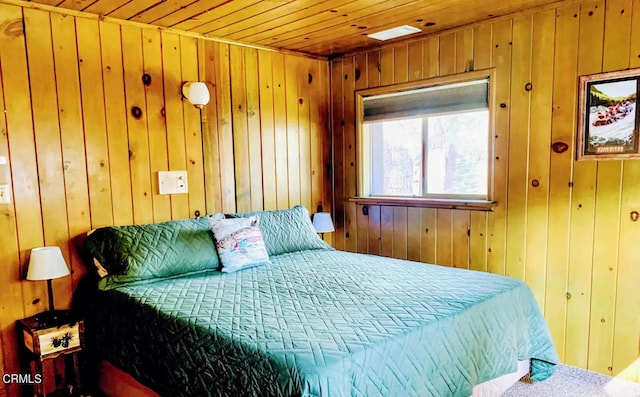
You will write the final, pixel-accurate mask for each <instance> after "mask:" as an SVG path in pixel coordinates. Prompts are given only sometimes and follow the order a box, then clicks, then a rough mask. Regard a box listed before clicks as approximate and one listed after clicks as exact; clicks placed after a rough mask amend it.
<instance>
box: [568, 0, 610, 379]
mask: <svg viewBox="0 0 640 397" xmlns="http://www.w3.org/2000/svg"><path fill="white" fill-rule="evenodd" d="M603 40H604V1H593V2H588V3H585V4H582V7H581V9H580V33H579V39H578V42H579V44H578V75H584V74H590V73H598V72H600V71H601V70H602V45H603ZM596 167H597V163H596V162H592V161H589V162H586V161H580V162H575V163H574V166H573V179H572V182H573V194H572V202H571V229H570V235H571V237H570V243H569V276H568V283H567V284H568V285H567V293H568V295H567V296H568V297H570V299H569V300H568V302H567V314H566V318H567V324H566V331H565V332H566V335H567V337H566V344H565V358H564V359H565V362H566V363H567V364H570V365H576V366H580V367H583V368H585V367H586V366H587V357H588V350H589V312H590V307H591V285H592V278H591V277H592V269H593V235H594V230H593V228H594V218H595V194H596V170H597V168H596ZM585 247H589V248H588V249H585Z"/></svg>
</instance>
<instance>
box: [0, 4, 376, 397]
mask: <svg viewBox="0 0 640 397" xmlns="http://www.w3.org/2000/svg"><path fill="white" fill-rule="evenodd" d="M0 25H2V26H3V28H2V29H1V30H0V109H2V110H4V111H2V112H0V156H5V157H6V158H7V159H8V164H6V165H2V164H0V183H3V184H5V183H6V184H9V185H10V186H11V191H12V202H11V204H2V205H0V213H1V215H2V216H0V226H1V228H2V230H3V232H2V233H0V245H1V246H2V249H1V250H0V261H1V262H2V264H3V266H0V267H1V270H0V281H1V282H2V285H3V288H2V291H0V300H1V302H2V304H1V305H0V329H1V333H0V346H1V347H2V355H1V357H0V373H19V368H18V362H17V345H16V343H15V339H16V338H15V326H14V324H15V321H16V320H17V319H19V318H23V317H25V316H27V315H32V314H35V313H37V312H41V311H43V310H45V309H46V304H47V292H46V291H47V290H46V283H43V282H30V281H24V282H23V281H22V278H23V277H24V274H25V272H26V266H27V263H28V259H29V255H30V250H31V249H32V248H34V247H38V246H42V245H45V244H46V245H57V246H60V247H61V249H62V251H63V255H64V256H65V258H66V259H67V262H68V264H69V265H70V268H71V270H72V276H71V277H65V278H60V279H56V280H54V293H55V302H56V308H60V309H62V308H68V307H69V305H70V302H71V297H72V293H73V288H74V287H75V286H76V285H77V284H78V283H79V281H80V279H81V278H82V277H83V276H84V275H85V274H86V273H87V271H88V268H87V266H86V264H85V263H82V260H81V257H80V255H79V250H80V249H81V247H82V244H83V240H84V236H85V235H86V233H87V232H88V231H89V230H91V229H92V228H97V227H102V226H109V225H123V224H134V223H135V224H140V223H150V222H160V221H166V220H170V219H179V218H185V217H190V216H193V215H194V214H195V212H196V211H199V212H200V213H201V214H203V215H204V214H205V213H206V212H218V211H228V212H234V211H236V209H241V208H242V209H246V210H258V209H262V208H263V206H268V209H277V208H288V207H289V204H290V200H289V197H290V196H291V197H292V200H291V203H299V202H302V203H303V204H304V205H305V206H306V207H308V209H309V211H310V212H311V213H313V212H315V211H316V210H317V209H318V206H322V207H323V209H324V210H325V211H326V210H328V211H332V206H333V205H332V203H331V201H332V196H331V194H332V193H331V187H332V181H331V167H330V166H329V164H328V163H329V161H330V158H331V157H330V152H328V151H329V150H330V149H331V136H330V134H329V133H328V123H329V117H328V110H329V104H328V100H329V94H328V92H329V90H328V87H329V69H328V66H329V65H328V63H326V62H322V61H318V60H315V59H309V58H303V57H298V56H293V55H285V54H282V53H277V52H272V51H266V50H257V49H254V48H247V47H242V46H237V45H230V44H221V43H217V42H213V41H205V40H202V39H198V38H194V37H190V36H184V35H182V36H181V35H177V34H174V33H171V32H166V31H165V32H158V31H157V30H155V29H153V28H145V27H143V26H133V25H131V24H123V25H120V24H116V23H113V22H111V21H98V20H96V19H95V18H85V17H82V16H70V15H64V14H61V13H57V12H50V11H45V10H39V9H37V7H25V8H24V9H23V8H21V7H18V6H11V5H5V4H0ZM23 27H24V28H23ZM285 64H286V65H287V66H289V68H286V67H285ZM291 65H294V66H293V67H290V66H291ZM287 69H288V70H287ZM145 74H147V75H148V76H144V75H145ZM310 75H311V76H312V78H310V77H309V76H310ZM143 76H144V78H143ZM149 80H150V81H149ZM202 80H204V81H206V82H207V84H208V87H209V89H210V92H211V101H210V103H209V104H208V105H207V106H206V107H205V108H204V109H203V110H202V112H201V111H200V110H199V109H197V108H195V107H194V106H192V105H191V104H190V103H188V102H186V101H184V100H183V98H182V94H181V87H182V85H183V83H184V82H187V81H202ZM340 95H342V92H341V91H340ZM133 109H136V110H135V111H132V110H133ZM138 109H139V112H138V111H137V110H138ZM288 122H291V123H293V124H292V126H294V127H295V128H296V130H297V131H295V133H292V134H291V135H290V137H291V138H292V140H290V141H289V142H291V143H293V142H294V140H295V145H290V146H287V144H288V143H289V142H288V140H287V132H291V131H288V130H287V128H288ZM265 137H266V139H265ZM282 144H283V145H282ZM277 145H280V146H281V147H282V146H283V147H284V149H283V151H282V150H281V149H276V146H277ZM234 148H235V150H236V152H237V153H234ZM241 149H242V152H241V151H240V150H241ZM290 160H291V162H289V161H290ZM289 168H290V169H291V172H289V171H290V170H289ZM165 170H186V171H187V173H188V182H189V192H188V193H187V194H176V195H166V196H165V195H159V193H158V188H157V172H158V171H165ZM280 170H284V172H282V173H280ZM294 173H295V175H296V176H295V178H291V179H290V178H289V177H290V174H291V175H293V174H294ZM236 176H237V177H236ZM245 176H246V180H245V179H244V178H245ZM281 176H283V177H284V178H282V177H281ZM242 183H244V184H245V185H242ZM236 186H238V187H240V188H238V189H236ZM243 186H246V188H244V187H243ZM327 188H328V189H329V190H328V192H327ZM236 191H237V192H238V197H237V198H236ZM245 192H246V193H245ZM240 193H242V195H241V194H240ZM354 208H355V205H354ZM353 215H354V218H353V219H354V221H353V222H351V224H352V227H355V225H356V222H355V212H353ZM327 235H328V236H326V237H325V239H327V240H328V241H332V240H333V234H332V233H328V234H327ZM356 235H357V233H354V238H355V236H356ZM363 236H366V233H365V234H363ZM343 241H344V239H343ZM89 266H90V264H89ZM57 367H60V366H59V365H55V366H53V365H51V366H47V368H46V369H45V370H46V371H47V374H50V375H54V374H58V373H59V369H60V368H57ZM49 379H50V381H47V384H46V388H47V389H48V390H49V391H51V390H52V389H53V388H54V387H55V386H56V385H55V383H56V382H57V381H63V380H64V379H63V378H62V377H60V378H59V379H57V378H56V377H54V376H50V377H49ZM56 379H57V380H56ZM58 386H60V385H58ZM18 389H19V387H18V385H2V386H1V387H0V396H5V395H11V396H13V395H19V390H18Z"/></svg>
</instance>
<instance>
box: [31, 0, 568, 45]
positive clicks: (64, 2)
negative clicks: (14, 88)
mask: <svg viewBox="0 0 640 397" xmlns="http://www.w3.org/2000/svg"><path fill="white" fill-rule="evenodd" d="M33 1H34V2H37V3H42V4H48V5H53V6H58V7H61V8H68V9H73V10H79V11H85V12H89V13H93V14H99V15H103V16H109V17H113V18H119V19H127V20H131V21H137V22H143V23H147V24H152V25H157V26H163V27H170V28H175V29H180V30H186V31H191V32H195V33H200V34H203V35H206V36H210V37H215V38H222V39H227V40H233V41H238V42H241V43H248V44H254V45H261V46H268V47H273V48H280V49H286V50H291V51H301V52H305V53H308V54H314V55H322V56H332V55H337V54H341V53H345V52H349V51H353V50H358V49H362V48H369V47H375V46H378V45H380V44H381V43H382V42H380V41H377V40H374V39H370V38H368V37H366V35H367V34H369V33H374V32H378V31H380V30H384V29H389V28H392V27H396V26H399V25H405V24H406V25H412V26H415V27H419V28H420V29H422V32H423V33H417V34H416V35H420V34H428V33H432V32H435V31H440V30H443V29H447V28H452V27H455V26H460V25H465V24H467V23H470V22H474V21H479V20H484V19H489V18H492V17H498V16H501V15H506V14H511V13H514V12H518V11H522V10H524V9H527V8H533V7H538V6H542V5H545V4H549V3H553V2H557V1H556V0H508V1H505V0H417V1H416V0H413V1H412V0H320V1H311V0H281V1H279V0H266V1H256V0H233V1H229V0H227V1H224V0H33Z"/></svg>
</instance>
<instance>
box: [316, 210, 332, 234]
mask: <svg viewBox="0 0 640 397" xmlns="http://www.w3.org/2000/svg"><path fill="white" fill-rule="evenodd" d="M313 227H314V228H315V229H316V232H317V233H330V232H333V231H335V230H336V229H334V228H333V221H332V220H331V214H330V213H328V212H316V214H315V215H313Z"/></svg>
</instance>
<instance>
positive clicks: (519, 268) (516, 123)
mask: <svg viewBox="0 0 640 397" xmlns="http://www.w3.org/2000/svg"><path fill="white" fill-rule="evenodd" d="M532 33H533V16H531V15H527V16H523V17H520V18H516V19H514V21H513V41H512V43H513V44H512V47H511V48H512V50H511V51H512V53H511V54H512V59H513V60H512V70H513V72H512V74H511V113H510V118H511V119H510V133H509V154H508V156H509V170H508V178H509V180H508V184H507V186H508V188H507V258H506V259H507V273H506V274H507V276H510V277H514V278H518V279H520V280H524V259H525V239H526V237H525V229H526V227H527V211H526V207H527V191H528V185H529V184H528V183H527V167H528V165H529V151H528V147H529V124H530V123H529V116H530V113H529V111H530V109H529V106H530V104H531V93H530V91H528V90H527V89H526V88H525V86H526V85H527V84H528V83H530V82H531V48H532V43H531V38H532Z"/></svg>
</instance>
